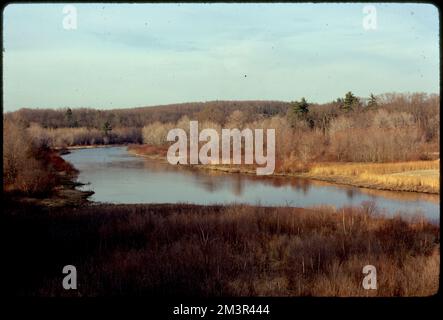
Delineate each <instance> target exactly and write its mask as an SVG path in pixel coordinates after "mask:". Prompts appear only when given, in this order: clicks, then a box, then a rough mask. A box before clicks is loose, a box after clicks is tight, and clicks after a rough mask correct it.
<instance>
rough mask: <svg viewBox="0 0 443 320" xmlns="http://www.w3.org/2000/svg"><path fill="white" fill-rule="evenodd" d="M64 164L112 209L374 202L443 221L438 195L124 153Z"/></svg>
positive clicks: (84, 156) (98, 151)
mask: <svg viewBox="0 0 443 320" xmlns="http://www.w3.org/2000/svg"><path fill="white" fill-rule="evenodd" d="M63 158H64V159H65V160H67V161H69V162H71V163H72V164H73V165H74V166H75V167H76V168H77V169H78V170H80V174H79V177H78V181H79V182H82V183H88V184H87V185H85V186H82V187H81V189H83V190H92V191H94V192H95V194H94V195H93V196H92V197H91V200H93V201H96V202H110V203H128V204H129V203H195V204H205V205H206V204H227V203H247V204H253V205H266V206H282V205H283V206H286V205H288V206H294V207H311V206H319V205H330V206H335V207H337V208H338V207H342V206H359V205H361V204H362V203H363V202H365V201H374V202H375V204H376V205H377V207H378V208H380V209H381V210H384V211H386V213H388V214H395V213H396V212H398V211H402V212H404V213H407V214H413V213H417V212H420V213H422V214H424V215H425V216H427V217H428V218H430V219H431V220H434V221H439V211H440V201H439V196H438V195H427V194H419V193H411V192H394V191H379V190H371V189H364V188H356V187H349V186H342V185H335V184H330V183H325V182H318V181H313V180H309V179H300V178H287V177H257V176H253V175H242V174H229V173H222V172H216V171H209V170H199V169H195V168H188V167H178V166H173V165H169V164H167V163H161V162H160V161H158V160H149V159H146V158H143V157H137V156H134V155H131V154H129V153H128V152H127V151H126V147H108V148H92V149H77V150H72V151H71V153H70V154H67V155H64V156H63Z"/></svg>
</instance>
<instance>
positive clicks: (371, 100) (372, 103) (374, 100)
mask: <svg viewBox="0 0 443 320" xmlns="http://www.w3.org/2000/svg"><path fill="white" fill-rule="evenodd" d="M377 106H378V103H377V98H376V97H375V96H374V95H373V94H372V93H371V95H370V96H369V101H368V108H375V107H377Z"/></svg>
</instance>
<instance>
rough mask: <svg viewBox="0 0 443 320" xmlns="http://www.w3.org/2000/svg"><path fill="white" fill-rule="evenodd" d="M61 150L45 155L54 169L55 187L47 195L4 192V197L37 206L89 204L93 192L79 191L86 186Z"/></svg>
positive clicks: (60, 206)
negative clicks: (79, 180) (62, 155)
mask: <svg viewBox="0 0 443 320" xmlns="http://www.w3.org/2000/svg"><path fill="white" fill-rule="evenodd" d="M61 154H63V152H61V151H60V150H58V151H56V150H47V151H45V152H44V154H43V158H44V161H45V163H47V164H48V166H50V167H51V168H53V169H54V172H53V174H54V179H55V181H56V182H55V186H54V187H53V188H52V189H51V190H49V191H48V192H45V193H39V194H27V193H23V192H16V191H11V192H9V191H7V190H4V193H3V196H4V197H6V198H10V199H13V200H14V201H17V202H23V203H28V204H31V205H37V206H47V207H58V208H63V207H67V206H75V207H77V206H82V205H85V204H87V203H89V200H88V198H89V197H90V196H91V195H93V194H94V192H93V191H82V190H78V187H79V186H82V185H84V184H82V183H79V182H77V181H76V178H77V176H78V173H79V172H78V170H77V169H75V168H74V167H73V166H72V165H71V164H70V163H68V162H66V161H65V160H64V159H63V158H62V157H61V156H60V155H61Z"/></svg>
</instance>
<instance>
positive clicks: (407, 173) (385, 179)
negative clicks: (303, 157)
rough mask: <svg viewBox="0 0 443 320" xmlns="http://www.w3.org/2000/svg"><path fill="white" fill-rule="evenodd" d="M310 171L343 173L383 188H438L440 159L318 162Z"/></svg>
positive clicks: (434, 189)
mask: <svg viewBox="0 0 443 320" xmlns="http://www.w3.org/2000/svg"><path fill="white" fill-rule="evenodd" d="M309 174H310V175H317V176H347V177H349V178H351V179H359V180H362V181H366V182H369V183H372V184H381V185H383V186H384V187H386V188H399V187H400V188H402V189H404V190H407V191H427V192H432V193H439V192H440V160H434V161H409V162H396V163H344V164H341V163H321V164H320V163H319V164H315V165H313V166H312V167H311V169H310V170H309Z"/></svg>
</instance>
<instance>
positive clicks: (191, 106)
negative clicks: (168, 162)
mask: <svg viewBox="0 0 443 320" xmlns="http://www.w3.org/2000/svg"><path fill="white" fill-rule="evenodd" d="M288 107H289V103H288V102H281V101H209V102H190V103H180V104H169V105H161V106H151V107H138V108H126V109H111V110H100V109H91V108H75V109H72V110H71V111H68V108H60V109H30V108H22V109H20V110H17V111H14V112H8V113H5V114H4V117H5V118H13V119H14V120H16V121H19V122H21V123H23V124H25V125H29V124H30V123H33V122H34V123H38V124H40V125H41V126H43V127H47V128H60V127H72V126H75V127H90V128H100V127H102V125H103V123H104V122H106V121H108V122H109V123H110V124H111V125H112V126H114V127H143V126H144V125H146V124H149V123H152V122H155V121H160V122H175V121H177V120H179V119H180V118H181V117H183V116H188V117H189V118H190V119H201V118H204V119H209V120H213V121H216V122H219V123H223V122H224V120H225V119H227V117H228V116H229V114H231V113H232V112H233V111H235V110H240V111H242V112H243V113H244V114H245V115H246V116H247V117H248V119H249V120H255V119H257V118H260V117H267V116H273V115H276V114H286V112H287V110H288Z"/></svg>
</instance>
